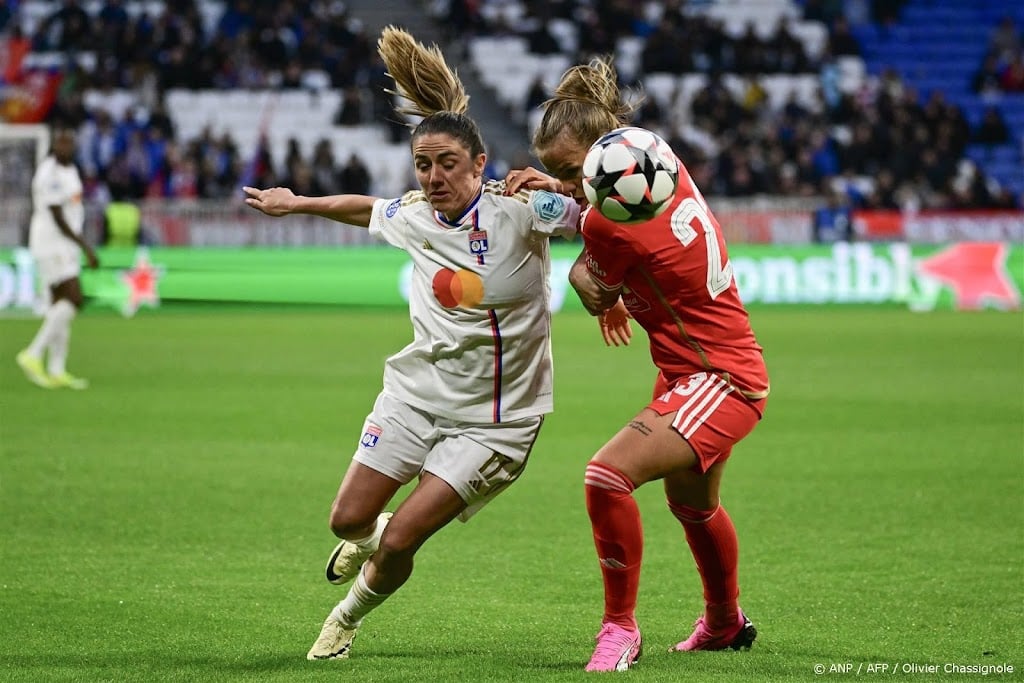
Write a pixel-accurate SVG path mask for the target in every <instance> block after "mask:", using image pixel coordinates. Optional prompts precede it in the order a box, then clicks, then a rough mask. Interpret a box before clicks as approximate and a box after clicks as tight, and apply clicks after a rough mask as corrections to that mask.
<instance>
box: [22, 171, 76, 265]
mask: <svg viewBox="0 0 1024 683" xmlns="http://www.w3.org/2000/svg"><path fill="white" fill-rule="evenodd" d="M51 206H59V207H61V210H62V211H63V213H64V219H65V220H66V221H67V224H68V227H69V228H71V230H72V231H73V232H74V233H75V234H77V235H81V234H82V227H83V225H84V224H85V208H84V207H83V206H82V179H81V177H80V176H79V175H78V169H77V168H75V165H74V164H69V165H67V166H63V165H61V164H58V163H57V160H56V159H55V158H54V157H53V155H50V156H48V157H46V158H45V159H43V161H42V162H41V163H40V164H39V166H38V168H36V172H35V175H33V176H32V222H31V224H30V227H29V237H28V245H29V249H30V250H31V251H32V253H34V254H53V253H55V252H64V251H67V250H69V249H73V250H75V251H78V245H77V244H75V243H74V242H72V241H71V240H69V239H68V238H67V237H66V236H65V235H64V233H63V232H61V230H60V227H58V225H57V221H55V220H54V219H53V214H52V213H51V212H50V207H51Z"/></svg>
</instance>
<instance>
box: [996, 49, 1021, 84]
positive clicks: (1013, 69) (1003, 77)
mask: <svg viewBox="0 0 1024 683" xmlns="http://www.w3.org/2000/svg"><path fill="white" fill-rule="evenodd" d="M999 87H1000V88H1002V90H1003V92H1009V93H1018V92H1024V51H1018V52H1017V53H1016V54H1014V55H1013V57H1012V58H1011V59H1010V63H1009V64H1007V65H1006V68H1004V69H1003V72H1002V73H1001V74H1000V75H999Z"/></svg>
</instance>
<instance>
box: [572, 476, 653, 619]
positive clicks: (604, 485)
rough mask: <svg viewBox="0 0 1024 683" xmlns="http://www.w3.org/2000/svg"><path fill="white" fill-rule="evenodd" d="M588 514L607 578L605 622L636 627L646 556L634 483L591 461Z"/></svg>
mask: <svg viewBox="0 0 1024 683" xmlns="http://www.w3.org/2000/svg"><path fill="white" fill-rule="evenodd" d="M585 488H586V493H587V513H589V515H590V525H591V527H592V529H593V532H594V546H595V547H596V548H597V557H598V559H599V560H600V562H601V576H602V578H603V579H604V619H603V621H604V622H606V623H607V622H611V623H613V624H618V625H619V626H622V627H623V628H628V629H636V628H637V624H636V596H637V591H638V590H639V588H640V563H641V561H642V559H643V555H644V530H643V526H642V525H641V524H640V509H639V508H638V507H637V505H636V501H635V500H634V499H633V495H632V493H633V489H634V488H635V487H634V486H633V482H631V481H630V480H629V479H628V478H627V477H626V476H625V475H624V474H622V472H619V471H618V470H617V469H615V468H614V467H608V466H607V465H602V464H600V463H596V462H591V463H589V464H588V465H587V473H586V487H585Z"/></svg>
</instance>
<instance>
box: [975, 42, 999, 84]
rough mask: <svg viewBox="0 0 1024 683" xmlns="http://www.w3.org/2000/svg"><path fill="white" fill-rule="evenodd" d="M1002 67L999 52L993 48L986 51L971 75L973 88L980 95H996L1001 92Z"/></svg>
mask: <svg viewBox="0 0 1024 683" xmlns="http://www.w3.org/2000/svg"><path fill="white" fill-rule="evenodd" d="M1001 67H1002V62H1000V59H999V53H998V52H996V51H995V50H991V51H989V52H987V53H985V57H984V58H983V59H982V62H981V64H980V65H979V66H978V68H977V70H976V71H975V72H974V75H973V76H972V77H971V90H972V91H973V92H976V93H978V94H979V95H995V94H998V93H999V92H1001V91H1002V85H1001V84H1000V77H1001V75H1002V74H1001V71H1002V68H1001Z"/></svg>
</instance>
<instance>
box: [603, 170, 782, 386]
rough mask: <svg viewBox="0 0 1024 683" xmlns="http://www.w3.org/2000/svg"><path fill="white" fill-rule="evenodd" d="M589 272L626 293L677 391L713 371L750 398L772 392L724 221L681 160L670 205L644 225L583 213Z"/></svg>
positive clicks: (632, 311)
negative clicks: (731, 257)
mask: <svg viewBox="0 0 1024 683" xmlns="http://www.w3.org/2000/svg"><path fill="white" fill-rule="evenodd" d="M583 243H584V248H585V250H586V262H587V268H588V269H589V271H590V273H591V275H593V276H594V278H596V279H597V280H598V282H599V283H601V284H602V285H603V286H604V287H606V288H607V289H610V290H614V289H618V288H619V287H621V288H622V290H621V291H622V300H623V302H624V303H625V304H626V308H628V309H629V313H630V315H632V316H633V318H634V319H635V320H636V321H637V322H638V323H639V324H640V325H641V326H642V327H643V328H644V329H645V330H646V331H647V336H648V337H649V338H650V342H651V358H652V359H653V360H654V364H655V365H656V366H657V367H658V369H660V370H661V372H662V374H663V375H664V377H665V379H666V380H667V381H668V382H669V385H670V386H671V385H672V384H673V383H674V382H675V381H677V380H678V379H680V378H682V377H686V376H689V375H692V374H694V373H697V372H704V371H712V372H716V373H719V374H721V375H723V376H724V377H725V379H726V380H727V381H729V382H730V383H732V384H733V385H735V386H736V388H737V389H739V390H740V391H741V392H742V393H743V394H744V395H745V396H747V397H748V398H751V399H757V398H763V397H765V396H767V395H768V371H767V369H766V367H765V364H764V358H763V356H762V353H761V346H760V345H759V344H758V343H757V339H756V338H755V337H754V332H753V330H751V329H750V319H749V317H748V315H747V311H746V309H745V308H744V307H743V303H742V302H741V301H740V297H739V292H738V291H737V289H736V282H735V281H734V280H733V277H732V264H731V263H729V255H728V253H727V252H726V247H725V239H724V238H723V237H722V233H721V230H720V229H719V225H718V221H716V220H715V217H714V216H712V215H711V211H710V210H709V209H708V206H707V203H706V202H705V201H704V197H703V196H701V193H700V191H699V190H698V189H697V187H696V186H695V185H694V184H693V180H692V179H691V178H690V174H689V173H688V172H687V170H686V167H685V166H683V164H682V162H680V163H679V185H678V188H677V189H676V194H675V197H674V198H673V199H672V204H671V205H670V206H669V207H668V208H667V209H665V211H663V212H662V213H661V215H659V216H658V217H657V218H654V219H652V220H650V221H647V222H645V223H638V224H634V225H621V224H618V223H614V222H612V221H610V220H608V219H607V218H605V217H604V216H602V215H601V214H600V213H598V212H597V211H594V210H592V209H591V210H587V212H586V213H585V214H584V216H583Z"/></svg>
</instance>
